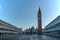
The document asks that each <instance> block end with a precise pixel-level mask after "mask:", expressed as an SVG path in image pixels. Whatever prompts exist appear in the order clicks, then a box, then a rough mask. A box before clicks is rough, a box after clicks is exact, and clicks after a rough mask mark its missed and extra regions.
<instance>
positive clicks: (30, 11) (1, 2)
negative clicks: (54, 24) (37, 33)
mask: <svg viewBox="0 0 60 40" xmlns="http://www.w3.org/2000/svg"><path fill="white" fill-rule="evenodd" d="M39 7H40V10H41V13H42V28H44V27H45V26H46V25H48V24H49V23H50V22H51V21H52V20H54V19H55V18H56V17H57V16H58V15H60V0H0V19H1V20H3V21H6V22H8V23H10V24H12V25H15V26H17V27H18V28H23V29H26V28H29V27H32V26H34V27H35V28H37V27H38V20H37V14H38V9H39Z"/></svg>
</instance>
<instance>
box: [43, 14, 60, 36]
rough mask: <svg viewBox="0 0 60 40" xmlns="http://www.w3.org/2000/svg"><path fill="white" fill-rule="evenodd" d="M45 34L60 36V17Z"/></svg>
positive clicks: (49, 26) (46, 28) (47, 27)
mask: <svg viewBox="0 0 60 40" xmlns="http://www.w3.org/2000/svg"><path fill="white" fill-rule="evenodd" d="M44 34H47V35H54V36H60V15H59V16H58V17H56V18H55V19H54V20H53V21H52V22H50V23H49V24H48V25H47V26H46V27H45V29H44Z"/></svg>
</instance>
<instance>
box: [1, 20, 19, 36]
mask: <svg viewBox="0 0 60 40" xmlns="http://www.w3.org/2000/svg"><path fill="white" fill-rule="evenodd" d="M19 30H20V29H19V28H17V27H16V26H14V25H12V24H9V23H7V22H5V21H2V20H0V35H1V34H18V33H19Z"/></svg>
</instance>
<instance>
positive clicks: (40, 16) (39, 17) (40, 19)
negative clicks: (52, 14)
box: [38, 8, 42, 34]
mask: <svg viewBox="0 0 60 40" xmlns="http://www.w3.org/2000/svg"><path fill="white" fill-rule="evenodd" d="M38 34H42V14H41V10H40V8H39V10H38Z"/></svg>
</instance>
